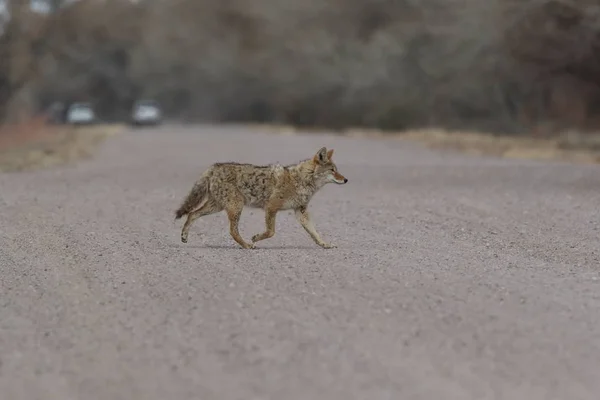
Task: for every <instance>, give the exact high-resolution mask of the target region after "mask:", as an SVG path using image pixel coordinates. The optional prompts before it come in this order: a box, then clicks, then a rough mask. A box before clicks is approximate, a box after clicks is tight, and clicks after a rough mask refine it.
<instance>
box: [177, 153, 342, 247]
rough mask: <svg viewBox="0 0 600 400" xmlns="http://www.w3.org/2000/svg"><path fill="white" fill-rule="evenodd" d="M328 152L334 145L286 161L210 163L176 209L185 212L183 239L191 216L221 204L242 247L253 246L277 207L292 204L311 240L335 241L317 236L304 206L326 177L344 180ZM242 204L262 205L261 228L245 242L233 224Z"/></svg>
mask: <svg viewBox="0 0 600 400" xmlns="http://www.w3.org/2000/svg"><path fill="white" fill-rule="evenodd" d="M332 156H333V149H331V150H329V151H327V149H326V148H325V147H323V148H321V149H320V150H319V151H318V152H317V153H316V154H315V155H314V156H313V157H312V158H310V159H308V160H304V161H301V162H299V163H297V164H292V165H286V166H282V165H278V164H273V165H266V166H258V165H252V164H238V163H233V162H228V163H215V164H213V165H211V166H210V168H208V169H207V170H206V171H205V172H204V173H203V174H202V176H201V177H200V179H199V180H198V181H197V182H196V183H195V184H194V186H193V187H192V189H191V191H190V193H189V194H188V196H187V197H186V199H185V200H184V201H183V203H182V204H181V206H180V207H179V209H178V210H177V211H176V212H175V217H176V218H177V219H179V218H181V217H183V216H184V215H187V220H186V221H185V224H184V225H183V228H182V230H181V241H182V242H183V243H187V238H188V232H189V230H190V226H191V225H192V223H193V222H194V221H195V220H197V219H198V218H200V217H202V216H205V215H209V214H214V213H217V212H220V211H223V210H225V212H227V217H228V218H229V232H230V234H231V236H232V237H233V239H234V240H235V241H236V242H237V243H238V244H239V245H240V246H242V247H243V248H246V249H252V248H254V243H256V242H258V241H260V240H264V239H268V238H270V237H273V235H274V234H275V216H276V215H277V212H279V211H282V210H294V212H295V215H296V218H297V220H298V222H300V224H301V225H302V227H303V228H304V229H305V230H306V232H308V234H309V235H310V236H311V237H312V239H313V240H314V241H315V243H316V244H318V245H319V246H321V247H323V248H326V249H329V248H332V247H336V246H335V245H333V244H331V243H326V242H324V241H323V240H322V239H321V237H320V236H319V234H318V233H317V231H316V229H315V226H314V225H313V223H312V221H311V219H310V215H309V214H308V210H307V208H308V203H309V202H310V199H311V198H312V197H313V195H314V194H315V193H316V192H317V191H318V190H319V189H321V188H322V187H323V186H325V185H326V184H327V183H336V184H338V185H343V184H345V183H346V182H348V179H346V177H344V176H343V175H342V174H340V173H339V172H338V169H337V166H336V165H335V163H334V162H333V161H332ZM244 207H251V208H262V209H264V210H265V223H266V230H265V231H264V232H263V233H260V234H257V235H254V236H253V237H252V243H247V242H245V241H244V239H242V237H241V236H240V233H239V230H238V224H239V221H240V216H241V214H242V210H243V208H244Z"/></svg>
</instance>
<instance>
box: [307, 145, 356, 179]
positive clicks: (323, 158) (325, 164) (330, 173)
mask: <svg viewBox="0 0 600 400" xmlns="http://www.w3.org/2000/svg"><path fill="white" fill-rule="evenodd" d="M332 156H333V149H331V150H329V151H327V149H326V148H325V147H322V148H321V149H320V150H319V151H317V154H315V155H314V157H313V159H312V161H313V163H314V164H315V172H314V179H315V182H316V183H317V185H318V186H323V185H325V184H327V183H337V184H338V185H343V184H344V183H346V182H348V179H346V177H344V176H343V175H342V174H340V173H339V172H338V169H337V166H336V165H335V163H334V162H333V161H332V160H331V157H332Z"/></svg>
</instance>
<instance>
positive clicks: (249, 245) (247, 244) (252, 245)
mask: <svg viewBox="0 0 600 400" xmlns="http://www.w3.org/2000/svg"><path fill="white" fill-rule="evenodd" d="M242 247H243V248H245V249H255V248H256V246H255V245H254V243H246V245H245V246H242Z"/></svg>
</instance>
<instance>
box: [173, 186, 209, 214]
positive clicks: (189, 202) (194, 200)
mask: <svg viewBox="0 0 600 400" xmlns="http://www.w3.org/2000/svg"><path fill="white" fill-rule="evenodd" d="M207 194H208V179H206V177H204V176H203V177H202V178H200V180H199V181H198V182H196V183H195V184H194V187H192V190H190V193H189V194H188V195H187V197H186V198H185V200H184V201H183V203H181V206H180V207H179V208H178V209H177V211H175V219H179V218H181V217H183V216H184V215H186V214H188V213H190V212H191V211H192V210H193V209H194V208H195V207H196V206H197V205H198V204H200V203H201V202H202V200H204V198H205V197H206V195H207Z"/></svg>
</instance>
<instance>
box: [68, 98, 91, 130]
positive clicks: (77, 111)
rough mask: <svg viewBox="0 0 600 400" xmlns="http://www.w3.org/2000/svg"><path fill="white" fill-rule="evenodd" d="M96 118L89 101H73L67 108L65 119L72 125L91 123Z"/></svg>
mask: <svg viewBox="0 0 600 400" xmlns="http://www.w3.org/2000/svg"><path fill="white" fill-rule="evenodd" d="M95 120H96V113H94V109H93V108H92V106H91V105H90V104H89V103H73V104H71V105H70V106H69V109H68V110H67V116H66V121H67V123H68V124H73V125H87V124H92V123H94V121H95Z"/></svg>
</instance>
